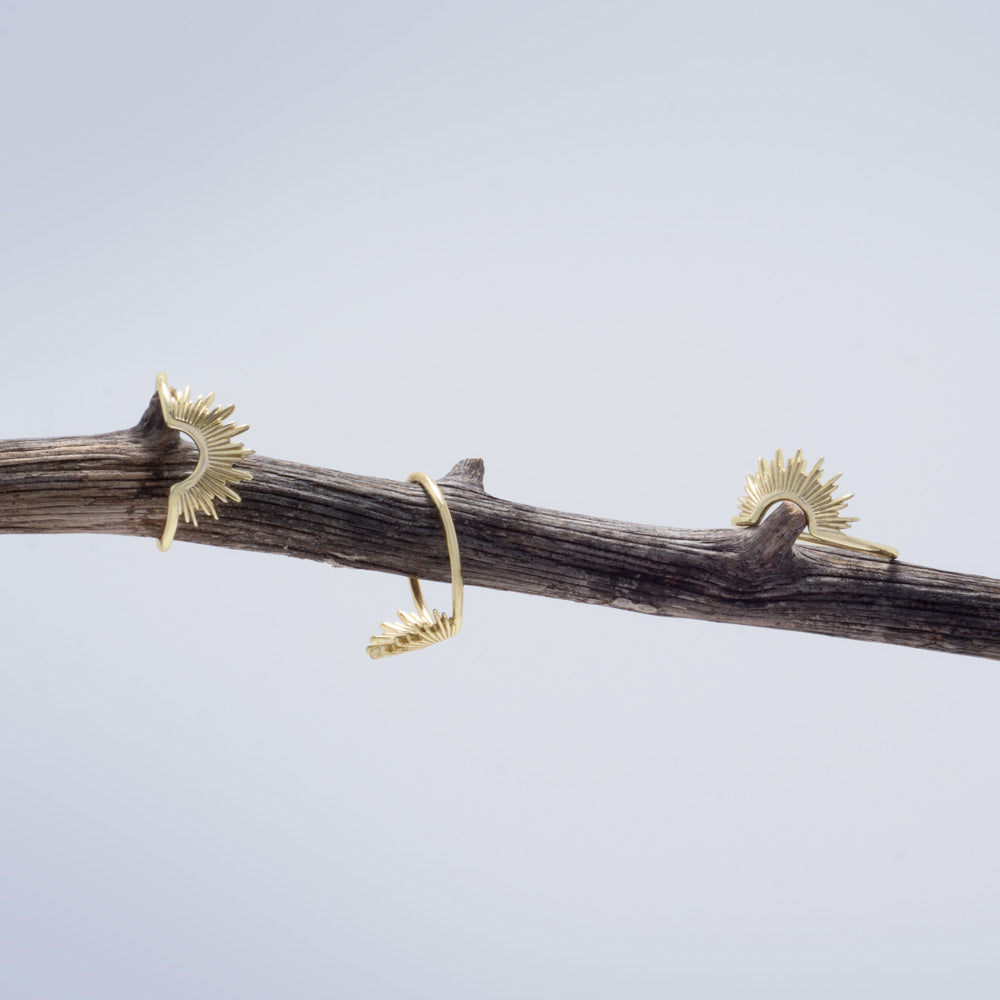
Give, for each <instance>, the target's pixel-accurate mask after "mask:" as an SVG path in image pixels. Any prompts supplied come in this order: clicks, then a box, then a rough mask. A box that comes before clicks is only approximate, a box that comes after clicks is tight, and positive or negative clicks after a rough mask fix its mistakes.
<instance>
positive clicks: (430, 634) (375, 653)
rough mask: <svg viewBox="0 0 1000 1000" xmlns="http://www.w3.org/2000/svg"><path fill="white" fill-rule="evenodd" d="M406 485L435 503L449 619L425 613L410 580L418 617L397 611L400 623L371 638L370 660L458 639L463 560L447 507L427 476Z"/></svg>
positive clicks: (415, 581) (417, 583) (416, 583)
mask: <svg viewBox="0 0 1000 1000" xmlns="http://www.w3.org/2000/svg"><path fill="white" fill-rule="evenodd" d="M406 481H407V482H408V483H420V485H421V486H423V488H424V489H425V490H426V491H427V493H428V495H429V496H430V498H431V500H433V501H434V506H435V507H437V509H438V514H439V515H440V516H441V523H442V524H443V525H444V537H445V541H446V543H447V545H448V562H449V563H450V564H451V615H446V614H442V613H441V612H440V611H437V610H434V611H430V610H428V608H427V605H426V604H425V603H424V595H423V593H422V592H421V590H420V581H419V580H418V579H417V578H416V577H412V576H411V577H410V590H411V591H412V593H413V601H414V603H415V604H416V606H417V613H416V614H412V613H408V612H406V611H400V612H399V621H394V622H382V634H381V635H373V636H372V637H371V640H370V641H369V645H368V648H367V653H368V655H369V656H370V657H371V658H372V659H373V660H380V659H382V658H383V657H385V656H395V655H396V654H397V653H409V652H410V651H411V650H414V649H423V648H424V647H426V646H433V645H434V644H435V643H438V642H443V641H444V640H445V639H450V638H451V637H452V636H453V635H458V633H459V630H460V629H461V628H462V560H461V558H460V557H459V554H458V536H457V535H456V534H455V524H454V522H453V521H452V519H451V511H449V510H448V504H447V503H445V499H444V497H443V496H442V495H441V490H440V489H438V485H437V483H435V482H434V480H433V479H431V478H430V476H428V475H426V474H425V473H423V472H414V473H411V474H410V475H409V476H407V477H406Z"/></svg>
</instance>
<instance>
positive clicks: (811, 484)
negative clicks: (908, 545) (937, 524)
mask: <svg viewBox="0 0 1000 1000" xmlns="http://www.w3.org/2000/svg"><path fill="white" fill-rule="evenodd" d="M806 469H807V463H806V460H805V459H804V458H803V457H802V452H801V451H797V452H796V453H795V457H794V458H791V459H789V460H788V462H787V463H786V462H785V457H784V455H782V453H781V449H780V448H779V449H778V451H776V452H775V455H774V458H773V459H772V460H771V461H770V462H765V461H764V459H763V458H761V459H759V460H758V462H757V472H756V473H755V474H754V475H752V476H747V490H746V496H742V497H740V499H739V507H740V512H739V514H737V515H736V517H734V518H733V524H735V525H737V526H738V527H749V526H752V525H755V524H759V523H760V521H761V518H763V516H764V515H765V514H766V513H767V511H768V510H769V509H770V508H771V507H772V506H774V504H776V503H778V502H779V501H781V500H790V501H791V502H792V503H794V504H795V505H796V506H797V507H799V509H800V510H802V512H803V513H804V514H805V515H806V520H807V522H808V526H809V528H808V531H805V532H803V533H802V534H801V535H799V541H800V542H813V543H815V544H817V545H830V546H833V547H834V548H839V549H851V550H852V551H854V552H864V553H866V554H868V555H874V556H880V557H881V558H883V559H895V558H896V557H897V556H898V555H899V553H898V552H897V551H896V550H895V549H894V548H892V547H891V546H889V545H880V544H879V543H878V542H869V541H868V540H867V539H865V538H855V537H854V536H853V535H845V534H844V533H843V532H844V529H845V528H849V527H850V526H851V524H852V522H854V521H857V518H856V517H843V516H842V515H841V513H840V512H841V511H842V510H843V509H844V508H845V507H846V506H847V501H848V500H850V499H851V497H853V496H854V494H853V493H845V494H844V495H843V496H839V497H835V496H834V495H833V490H834V487H835V485H836V483H837V480H838V479H839V478H840V473H838V474H837V475H836V476H834V477H833V478H832V479H828V480H827V481H826V482H823V478H822V477H823V459H822V458H821V459H820V460H819V461H818V462H817V463H816V464H815V465H814V466H813V467H812V468H811V469H809V470H808V471H806Z"/></svg>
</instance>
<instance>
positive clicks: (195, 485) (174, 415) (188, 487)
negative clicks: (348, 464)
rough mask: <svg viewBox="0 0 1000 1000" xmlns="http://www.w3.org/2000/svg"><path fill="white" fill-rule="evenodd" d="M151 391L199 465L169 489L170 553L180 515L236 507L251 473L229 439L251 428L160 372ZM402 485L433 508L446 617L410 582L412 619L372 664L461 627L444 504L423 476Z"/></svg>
mask: <svg viewBox="0 0 1000 1000" xmlns="http://www.w3.org/2000/svg"><path fill="white" fill-rule="evenodd" d="M156 392H157V395H158V396H159V400H160V409H161V412H162V413H163V421H164V423H165V424H166V425H167V426H168V427H170V428H171V429H172V430H176V431H181V432H182V433H184V434H187V436H188V437H190V438H191V440H192V441H194V443H195V445H196V446H197V448H198V461H197V464H196V465H195V467H194V470H193V471H192V472H191V474H190V475H189V476H187V477H186V478H185V479H182V480H181V481H180V482H179V483H174V485H173V486H171V487H170V495H169V497H168V499H167V521H166V525H165V526H164V529H163V534H162V535H161V536H160V538H159V539H157V542H156V544H157V546H158V547H159V549H160V551H161V552H166V551H167V549H169V548H170V545H171V543H172V542H173V540H174V535H175V534H176V532H177V524H178V521H179V520H180V515H181V514H183V515H184V521H185V522H186V523H188V524H193V525H194V526H195V527H196V528H197V527H198V512H199V511H202V512H203V513H205V514H210V515H211V516H212V517H213V518H214V519H215V520H218V518H219V512H218V510H217V509H216V506H215V501H216V500H218V501H221V502H222V503H227V502H228V501H230V500H232V501H233V502H234V503H239V502H240V497H239V494H238V493H237V492H236V491H235V490H234V489H233V488H232V485H230V484H238V483H245V482H249V481H250V480H251V479H253V474H252V473H250V472H247V471H246V470H245V469H237V468H234V463H236V462H238V461H240V460H241V459H244V458H246V457H247V456H249V455H252V454H253V452H252V451H250V450H249V449H248V448H244V447H243V445H241V444H237V443H234V442H233V440H232V439H233V438H234V437H236V436H237V435H239V434H242V433H243V432H244V431H247V430H249V429H250V425H249V424H235V423H228V424H227V423H225V420H226V419H227V418H228V417H230V416H232V414H233V411H234V410H235V407H234V406H215V407H213V405H212V404H213V403H214V402H215V393H209V394H208V395H207V396H204V397H202V396H199V397H198V398H197V399H195V400H192V399H191V387H190V386H186V387H185V389H184V391H183V392H179V391H178V390H177V389H174V388H172V387H171V386H170V385H169V384H168V382H167V376H166V375H164V374H163V373H162V372H161V373H160V374H159V375H157V376H156ZM407 482H411V483H420V485H421V486H422V487H423V488H424V489H425V490H426V491H427V494H428V496H430V498H431V500H432V501H433V502H434V505H435V507H437V510H438V514H439V515H440V517H441V523H442V524H443V525H444V535H445V542H446V544H447V546H448V561H449V563H450V565H451V600H452V609H451V614H450V615H446V614H443V613H442V612H440V611H437V610H433V611H431V610H429V609H428V607H427V605H426V603H425V602H424V597H423V593H422V592H421V589H420V581H419V580H418V579H416V578H415V577H410V590H411V592H412V593H413V600H414V603H415V604H416V607H417V611H416V614H409V613H407V612H405V611H400V612H399V621H398V622H383V623H382V633H381V634H380V635H373V636H372V637H371V639H370V640H369V645H368V648H367V652H368V655H369V656H371V658H372V659H375V660H377V659H382V658H384V657H386V656H395V655H396V654H397V653H408V652H410V651H411V650H415V649H423V648H424V647H425V646H432V645H434V644H435V643H438V642H442V641H443V640H445V639H450V638H451V637H452V636H454V635H458V633H459V630H460V629H461V627H462V600H463V584H462V561H461V558H460V556H459V552H458V536H457V535H456V534H455V525H454V522H453V521H452V519H451V512H450V511H449V510H448V504H447V503H446V502H445V499H444V497H443V496H442V495H441V490H440V489H439V488H438V485H437V483H435V482H434V480H433V479H431V478H430V476H428V475H426V474H425V473H423V472H414V473H413V474H412V475H410V476H409V477H408V478H407Z"/></svg>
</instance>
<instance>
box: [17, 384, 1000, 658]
mask: <svg viewBox="0 0 1000 1000" xmlns="http://www.w3.org/2000/svg"><path fill="white" fill-rule="evenodd" d="M185 442H186V439H182V438H181V436H180V435H179V434H178V433H177V432H174V431H170V430H169V429H168V428H166V426H165V425H164V423H163V420H162V417H161V415H160V408H159V403H158V401H157V400H156V398H155V397H154V399H153V401H152V402H151V404H150V406H149V408H148V409H147V411H146V413H145V414H144V415H143V417H142V419H141V420H140V422H139V424H138V425H137V426H136V427H133V428H131V429H130V430H126V431H119V432H116V433H113V434H102V435H97V436H93V437H75V438H47V439H38V440H19V441H4V442H0V497H2V500H0V533H14V532H17V533H53V532H99V533H109V534H118V535H141V536H148V537H150V538H154V537H157V536H158V535H159V534H160V532H161V531H162V529H163V520H164V513H165V508H166V496H167V492H168V490H169V488H170V484H171V483H173V482H176V481H178V480H180V479H183V478H184V476H186V475H187V474H188V472H190V470H191V468H192V467H193V466H194V462H195V456H196V452H195V450H194V448H193V446H191V445H190V444H187V443H185ZM243 464H244V467H245V468H247V469H249V470H250V471H251V472H252V473H253V477H254V478H253V481H252V482H250V483H247V484H245V485H241V486H240V493H241V496H242V498H243V502H242V503H240V504H228V505H223V506H222V507H221V508H220V511H221V513H220V519H219V520H218V521H213V520H211V519H208V518H206V519H203V520H201V521H200V522H199V523H200V526H199V527H198V528H197V529H195V528H193V527H190V526H188V525H185V524H183V523H182V524H181V526H180V528H179V530H178V534H177V537H178V539H179V540H182V541H191V542H202V543H205V544H209V545H221V546H225V547H228V548H235V549H248V550H253V551H258V552H274V553H279V554H281V555H289V556H297V557H299V558H302V559H315V560H319V561H322V562H328V563H331V564H333V565H336V566H353V567H355V568H357V569H367V570H375V571H377V572H383V573H396V574H400V575H404V576H419V577H421V578H423V579H429V580H444V581H446V580H447V579H448V559H447V555H446V553H445V547H444V544H443V540H442V535H441V525H440V522H439V520H438V516H437V512H436V511H435V509H434V507H433V505H431V504H429V503H428V502H427V496H426V494H425V493H424V491H423V489H422V488H421V487H420V486H419V485H417V484H413V483H405V482H394V481H391V480H385V479H374V478H370V477H366V476H355V475H351V474H348V473H344V472H334V471H331V470H328V469H319V468H314V467H312V466H307V465H297V464H295V463H292V462H282V461H279V460H278V459H271V458H262V457H259V456H254V457H251V458H249V459H247V460H246V461H245V463H243ZM439 484H440V486H441V488H442V491H443V493H444V495H445V498H446V499H447V501H448V505H449V507H450V509H451V512H452V516H453V518H454V521H455V528H456V530H457V532H458V538H459V543H460V546H461V553H462V568H463V573H464V576H465V581H466V583H468V584H471V585H474V586H480V587H492V588H494V589H497V590H512V591H519V592H521V593H526V594H538V595H540V596H544V597H558V598H562V599H564V600H571V601H580V602H584V603H588V604H604V605H609V606H611V607H615V608H622V609H625V610H629V611H639V612H642V613H644V614H654V615H669V616H678V617H684V618H701V619H705V620H708V621H718V622H735V623H741V624H744V625H759V626H764V627H767V628H780V629H790V630H795V631H802V632H818V633H822V634H824V635H833V636H844V637H848V638H853V639H868V640H872V641H877V642H889V643H896V644H899V645H904V646H917V647H922V648H926V649H935V650H942V651H944V652H950V653H965V654H968V655H971V656H984V657H991V658H993V659H1000V580H992V579H988V578H986V577H979V576H964V575H961V574H958V573H950V572H946V571H944V570H935V569H927V568H924V567H920V566H911V565H907V564H905V563H900V562H898V561H895V562H886V561H883V560H879V559H875V558H872V557H868V556H864V555H858V554H854V553H847V552H843V553H841V552H838V551H836V550H833V549H826V548H822V549H821V548H818V547H814V546H809V545H801V544H799V545H796V544H793V543H794V541H795V539H796V537H797V536H798V534H799V532H800V531H801V530H802V529H803V527H804V523H805V519H804V516H803V514H802V513H801V512H800V511H799V509H798V508H797V507H795V506H794V505H793V504H789V503H784V504H782V505H781V506H780V507H778V508H776V509H775V511H774V512H773V513H772V514H771V516H770V517H768V518H767V519H766V520H765V521H764V522H763V523H762V524H761V525H760V526H759V527H757V528H746V529H736V530H733V529H722V530H715V531H692V530H681V529H676V528H657V527H650V526H647V525H639V524H629V523H625V522H621V521H611V520H605V519H599V518H594V517H586V516H583V515H578V514H565V513H560V512H558V511H551V510H543V509H541V508H538V507H529V506H526V505H524V504H517V503H511V502H509V501H507V500H500V499H498V498H496V497H493V496H490V495H489V494H488V493H486V492H485V491H484V489H483V464H482V462H481V461H480V460H479V459H466V460H464V461H462V462H459V463H458V465H456V466H455V467H454V469H452V470H451V472H450V473H448V475H447V476H445V477H444V478H442V479H440V480H439ZM150 558H163V557H161V556H159V555H156V554H152V553H151V555H150Z"/></svg>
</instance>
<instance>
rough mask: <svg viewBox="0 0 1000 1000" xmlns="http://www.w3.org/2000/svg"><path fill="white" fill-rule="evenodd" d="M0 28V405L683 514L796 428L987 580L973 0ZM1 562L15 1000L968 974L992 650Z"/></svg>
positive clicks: (984, 978)
mask: <svg viewBox="0 0 1000 1000" xmlns="http://www.w3.org/2000/svg"><path fill="white" fill-rule="evenodd" d="M4 22H5V23H4V28H3V32H2V36H0V124H2V128H3V156H2V158H0V255H2V260H0V267H2V275H3V279H2V287H3V294H2V296H0V330H2V331H3V344H4V362H5V364H4V374H3V378H2V392H0V436H3V437H8V438H12V437H43V436H50V435H62V434H78V433H97V432H103V431H108V430H115V429H119V428H123V427H127V426H130V425H131V424H133V423H135V421H136V420H137V419H138V417H139V415H140V414H141V412H142V410H143V409H144V407H145V406H146V403H147V401H148V400H149V398H150V396H151V395H152V392H153V388H154V380H155V376H156V373H157V372H158V371H161V370H162V371H166V372H167V373H168V374H169V375H170V377H171V380H172V381H173V382H174V383H175V384H177V385H184V384H187V383H190V384H191V385H192V387H193V389H194V391H195V392H208V391H209V390H215V391H216V393H217V394H218V397H219V399H220V401H222V402H230V401H231V402H234V403H236V404H237V411H236V416H237V418H238V419H239V420H241V421H244V422H247V423H249V424H250V425H251V430H250V431H249V432H248V433H247V434H246V435H245V440H246V443H247V445H248V446H249V447H251V448H254V449H256V450H257V451H258V452H259V453H260V454H264V455H270V456H274V457H280V458H286V459H292V460H298V461H303V462H307V463H311V464H314V465H320V466H326V467H330V468H337V469H343V470H346V471H350V472H356V473H363V474H370V475H377V476H384V477H390V478H398V479H402V478H404V477H405V476H406V475H407V473H409V472H411V471H413V470H415V469H422V470H425V471H427V472H428V473H430V474H431V475H434V476H440V475H442V474H444V473H445V472H446V471H447V470H448V468H450V466H451V465H452V464H453V463H454V462H455V461H457V460H458V459H460V458H463V457H467V456H482V457H483V458H484V459H485V461H486V469H487V478H486V486H487V489H488V490H489V491H490V492H492V493H495V494H497V495H499V496H502V497H507V498H510V499H513V500H517V501H522V502H525V503H532V504H537V505H540V506H546V507H554V508H558V509H563V510H569V511H577V512H584V513H588V514H594V515H601V516H608V517H615V518H620V519H623V520H631V521H638V522H644V523H652V524H667V525H675V526H680V527H691V528H699V527H706V528H708V527H719V526H725V525H728V523H729V519H730V518H731V517H732V516H733V514H734V513H735V510H736V498H737V497H738V495H739V494H740V491H741V489H742V485H743V477H744V476H745V475H746V474H747V473H748V472H750V471H751V470H752V468H753V465H754V463H755V461H756V459H757V457H758V456H759V455H765V454H771V453H772V452H773V450H774V449H775V448H776V447H782V448H784V449H786V452H790V451H794V450H795V449H796V448H798V447H801V448H803V449H805V450H806V454H807V456H808V457H810V458H819V457H820V456H821V455H825V456H826V458H827V469H828V471H829V472H830V473H833V472H838V471H843V472H844V478H843V480H842V482H843V486H844V489H845V490H850V491H854V492H855V493H856V498H855V500H853V501H852V504H851V509H850V510H849V512H848V513H851V514H854V515H856V516H859V517H860V518H861V523H860V524H859V525H858V533H859V534H861V535H863V536H864V537H866V538H871V539H875V540H878V541H881V542H885V543H888V544H891V545H895V546H897V547H898V548H899V550H900V553H901V558H902V559H903V560H905V561H907V562H914V563H921V564H925V565H932V566H937V567H940V568H944V569H953V570H958V571H961V572H969V573H980V574H984V575H989V576H1000V540H998V537H997V532H996V531H995V529H994V528H993V527H992V524H993V522H994V521H995V505H996V494H997V489H998V485H1000V483H998V476H997V471H996V462H995V460H994V459H995V448H996V372H997V361H998V352H997V349H996V347H995V338H996V330H997V316H998V313H1000V295H998V290H997V289H998V285H997V281H996V274H997V232H998V231H1000V196H998V193H997V192H998V187H997V176H998V172H1000V140H998V134H1000V133H998V129H997V126H998V117H1000V88H998V84H1000V73H998V69H997V60H996V44H995V41H996V37H997V31H998V28H1000V23H998V22H1000V18H998V15H997V14H996V12H995V9H994V7H993V6H992V5H988V4H985V3H984V4H977V3H957V4H956V3H952V4H947V5H946V4H943V3H921V4H903V3H875V4H872V3H864V4H861V3H845V4H840V5H838V6H837V7H836V8H829V7H824V6H821V5H816V4H807V5H802V4H793V3H784V4H783V3H764V4H763V5H761V4H756V5H746V4H740V3H733V2H728V3H727V2H720V3H626V4H610V3H603V4H593V3H590V4H588V3H577V4H569V3H554V2H546V0H543V2H540V3H539V2H533V3H530V4H523V3H518V2H514V3H506V4H502V5H483V4H472V5H470V4H460V3H452V4H447V3H431V4H421V5H414V4H402V3H384V4H381V3H374V4H358V3H344V4H330V5H325V6H324V5H298V6H296V5H294V4H293V5H288V4H282V5H277V4H273V5H261V4H258V5H256V6H254V5H250V6H249V7H248V6H247V5H245V4H225V3H208V4H204V3H200V4H187V3H180V4H174V5H172V6H171V7H170V9H169V10H167V9H166V8H164V9H159V8H157V9H155V10H154V9H153V8H152V7H136V6H135V5H129V4H113V3H96V4H87V5H74V4H69V3H65V2H62V3H53V4H48V5H38V4H25V3H16V2H15V3H14V4H12V5H8V6H7V7H6V8H5V14H4ZM0 481H2V470H0ZM222 516H223V517H224V516H225V513H223V515H222ZM2 518H3V510H2V486H0V523H2ZM0 552H2V561H3V566H4V572H3V573H2V574H0V589H2V596H3V603H2V611H0V622H2V626H3V663H2V669H0V794H2V801H3V810H2V814H3V820H2V822H0V894H2V898H3V905H2V907H0V991H2V992H3V995H5V996H11V997H18V998H46V1000H48V998H53V997H69V996H72V997H77V998H83V997H100V998H101V1000H108V998H114V997H139V996H141V997H145V998H160V997H163V998H174V997H181V996H183V997H186V998H201V997H205V998H218V997H228V996H232V997H237V996H238V997H241V998H256V997H261V998H264V997H267V998H270V997H274V996H276V995H282V996H294V997H303V998H305V997H317V998H318V997H330V996H344V997H386V998H410V997H412V998H424V997H426V998H435V1000H443V998H480V997H481V998H507V997H525V998H542V997H560V996H572V997H581V998H583V997H588V998H589V997H594V998H604V997H612V996H614V997H662V996H664V995H666V994H667V993H669V992H671V991H672V992H674V993H676V994H677V995H680V996H686V997H729V996H733V997H736V996H738V997H762V998H764V997H766V998H769V1000H773V998H779V997H789V998H791V997H795V998H798V997H803V996H808V997H811V998H823V997H838V998H840V997H844V996H851V997H885V996H890V995H891V996H904V995H905V996H907V997H910V998H913V997H940V996H951V997H957V996H961V997H995V996H996V995H997V991H998V989H1000V959H998V958H997V948H996V940H997V927H998V921H1000V870H998V862H997V852H996V843H997V840H998V836H1000V811H998V808H997V805H996V795H995V791H994V790H995V789H996V787H997V784H998V779H1000V763H998V761H1000V753H998V747H1000V737H998V735H997V727H996V721H995V720H996V704H997V701H998V697H1000V672H998V670H997V666H996V664H994V663H991V662H989V661H985V660H976V659H971V658H963V657H955V656H945V655H943V654H935V653H930V652H923V651H919V650H911V649H902V648H895V647H891V646H880V645H876V644H865V643H856V642H849V641H846V640H834V639H826V638H823V637H818V636H807V635H801V634H796V633H782V632H773V631H765V630H755V629H747V628H741V627H735V626H723V625H713V624H708V623H703V622H688V621H674V620H669V619H653V618H647V617H644V616H640V615H632V614H627V613H623V612H613V611H610V610H607V609H603V608H591V607H585V606H576V605H572V604H567V603H560V602H556V601H550V600H544V599H540V598H527V597H522V596H519V595H511V594H502V593H495V592H490V591H484V590H469V591H468V592H467V594H466V625H465V629H464V631H463V633H462V635H461V636H460V637H458V638H457V639H456V640H454V641H452V642H449V643H446V644H445V645H443V646H441V647H439V648H436V649H433V650H429V651H426V652H422V653H419V654H415V655H412V656H407V657H400V658H396V659H392V660H387V661H382V662H378V663H372V662H370V661H369V660H368V659H367V658H366V657H365V655H364V646H365V644H366V641H367V639H368V636H369V635H371V634H372V632H373V631H374V630H375V629H376V628H377V626H378V623H379V622H380V621H382V620H383V619H385V618H387V617H390V616H391V615H392V614H393V613H394V611H395V609H396V608H398V607H405V606H406V605H407V602H408V600H409V598H408V591H407V588H406V583H405V580H403V579H401V578H394V577H390V576H382V575H374V574H364V573H360V572H356V571H351V570H346V569H343V570H332V569H330V568H329V567H325V566H320V565H314V564H308V563H303V562H297V561H293V560H291V559H283V558H278V557H268V556H263V555H253V554H246V553H240V552H231V551H224V550H213V549H211V548H208V547H205V546H200V545H191V544H185V543H183V542H177V543H176V544H175V545H174V547H173V548H172V549H171V551H170V552H169V553H167V554H166V555H162V554H160V553H159V552H157V550H156V545H155V542H154V541H153V539H151V538H150V539H141V540H140V539H127V538H116V537H100V536H61V537H25V536H3V537H0ZM431 589H432V592H433V597H434V598H435V599H436V600H438V601H439V602H440V601H441V600H445V601H446V600H447V596H446V595H447V591H446V590H445V589H444V588H442V589H441V590H437V589H435V588H431Z"/></svg>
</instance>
